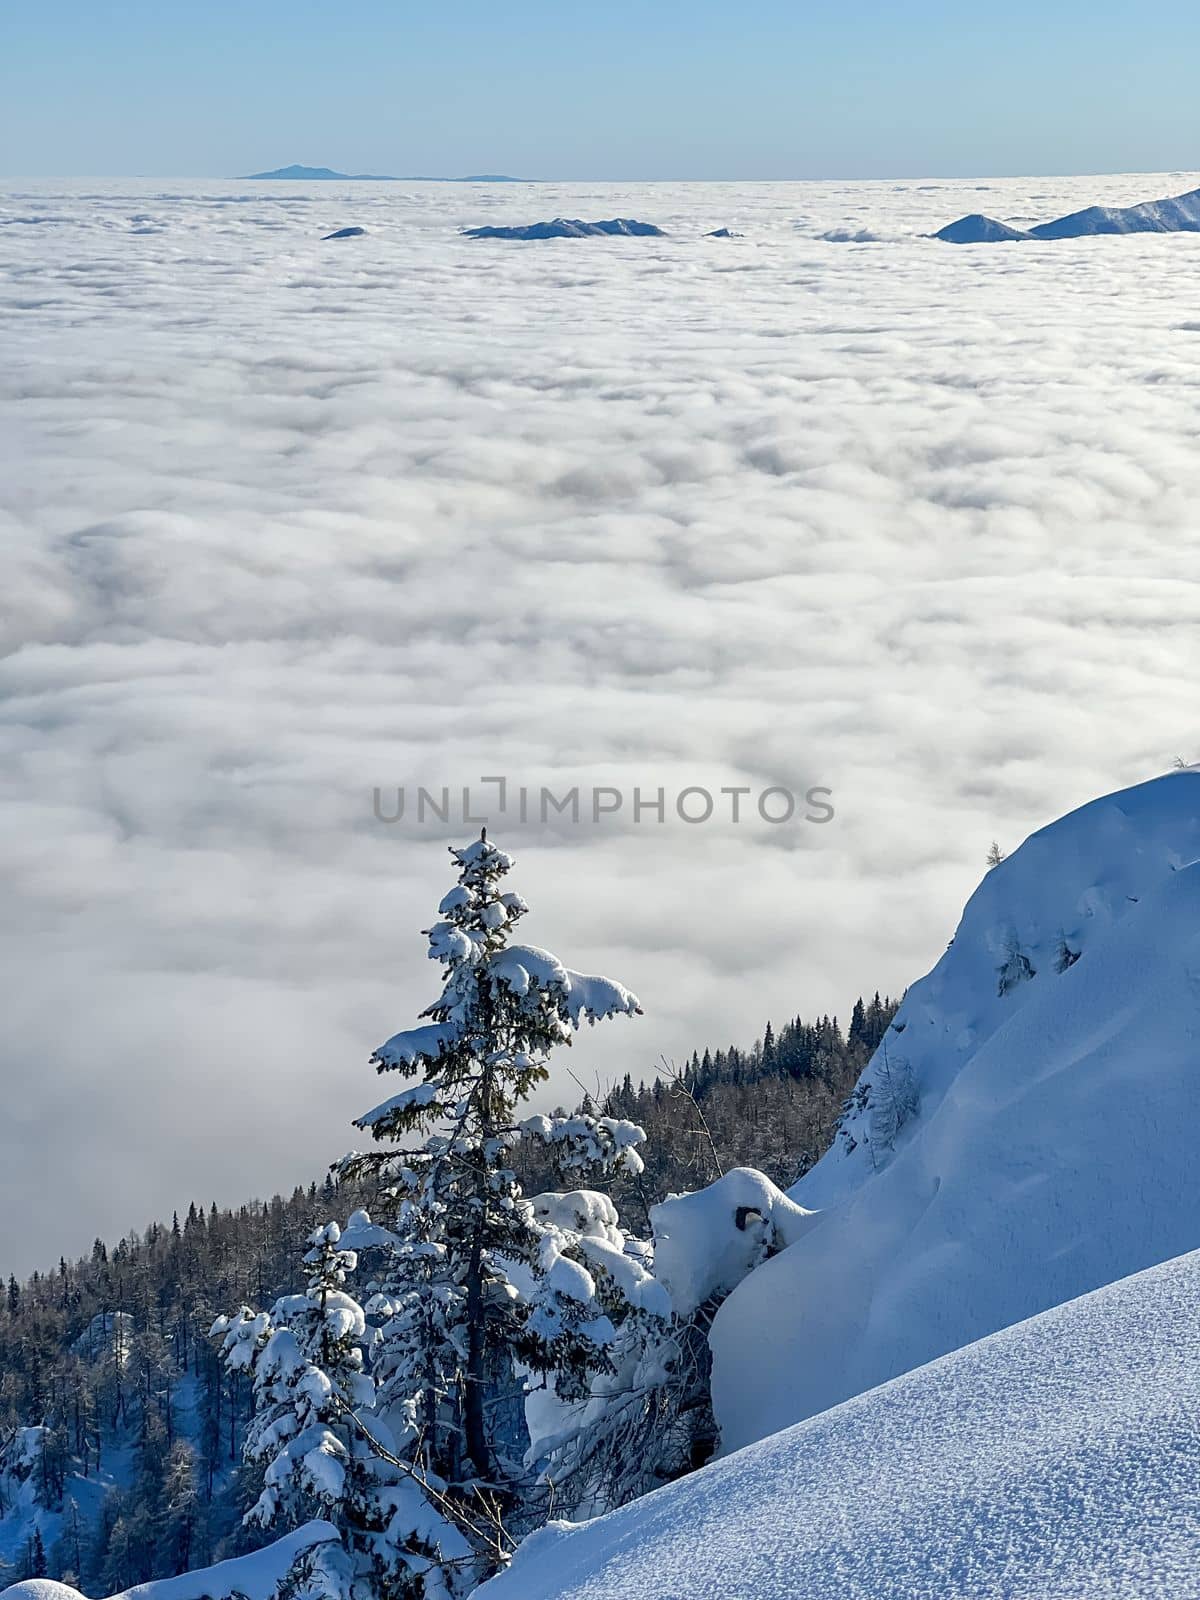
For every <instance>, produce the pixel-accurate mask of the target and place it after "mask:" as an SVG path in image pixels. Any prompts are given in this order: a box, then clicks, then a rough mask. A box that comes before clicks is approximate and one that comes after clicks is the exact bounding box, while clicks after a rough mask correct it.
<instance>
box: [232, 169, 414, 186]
mask: <svg viewBox="0 0 1200 1600" xmlns="http://www.w3.org/2000/svg"><path fill="white" fill-rule="evenodd" d="M259 178H272V179H275V178H280V179H284V180H290V181H294V182H305V183H318V182H320V183H323V182H326V181H328V180H329V179H331V178H332V179H340V180H341V181H342V182H343V183H395V182H397V179H395V178H393V177H390V176H388V175H387V174H386V173H379V172H335V171H334V170H333V168H332V167H301V166H295V165H293V166H290V167H276V168H274V170H273V171H271V172H248V173H247V174H246V178H245V181H246V182H247V183H249V182H250V181H251V180H256V179H259Z"/></svg>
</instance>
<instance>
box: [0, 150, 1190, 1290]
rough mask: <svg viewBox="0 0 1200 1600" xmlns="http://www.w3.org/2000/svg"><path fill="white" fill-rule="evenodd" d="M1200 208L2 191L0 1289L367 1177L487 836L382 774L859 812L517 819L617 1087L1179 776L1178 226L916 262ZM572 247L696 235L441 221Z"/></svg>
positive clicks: (518, 850) (765, 187)
mask: <svg viewBox="0 0 1200 1600" xmlns="http://www.w3.org/2000/svg"><path fill="white" fill-rule="evenodd" d="M1195 182H1196V180H1195V178H1194V176H1192V175H1189V174H1165V175H1162V174H1160V175H1153V176H1150V177H1138V178H1104V179H1095V178H1093V179H1069V180H1046V179H1037V180H1028V181H1015V180H1013V181H1006V182H1003V183H997V182H991V183H979V184H966V183H958V182H941V183H929V184H918V183H909V184H894V183H886V184H885V183H876V184H865V183H860V184H851V185H846V184H745V185H736V184H720V185H702V184H691V185H635V186H617V185H579V186H557V185H543V186H538V187H535V188H534V187H525V186H520V187H515V186H503V187H491V188H489V187H476V186H467V187H464V186H439V185H433V184H396V185H344V184H333V185H330V184H313V185H299V186H297V185H292V184H288V185H278V184H277V185H271V184H263V183H259V184H252V183H237V182H232V181H214V182H208V183H200V182H180V183H164V182H162V181H157V182H137V183H134V182H119V183H118V182H103V183H101V182H96V181H90V182H71V183H66V182H59V183H52V182H38V183H17V182H9V183H8V185H7V187H6V189H5V191H4V192H3V193H0V317H2V319H3V323H4V327H5V358H4V361H3V363H2V364H0V538H2V539H3V548H4V558H3V559H4V591H3V593H4V604H3V643H2V655H0V694H2V695H3V707H2V712H0V738H2V740H3V770H2V777H0V783H2V789H0V800H2V805H3V818H4V828H3V872H4V883H3V904H4V910H5V916H4V919H3V932H2V935H0V938H2V948H0V959H2V961H3V970H4V975H5V1025H4V1063H5V1065H4V1080H3V1109H2V1113H0V1173H2V1174H3V1179H4V1182H3V1194H4V1197H5V1200H6V1202H7V1203H6V1205H5V1206H4V1208H3V1212H2V1213H0V1216H2V1220H0V1269H2V1270H3V1271H5V1272H7V1271H9V1270H17V1271H21V1270H24V1269H27V1268H30V1267H32V1266H34V1265H35V1264H40V1265H46V1264H47V1263H48V1262H51V1261H53V1260H54V1259H56V1258H57V1256H58V1254H59V1252H60V1251H63V1252H66V1253H68V1254H71V1253H73V1252H76V1251H78V1250H80V1249H81V1248H85V1247H86V1246H87V1245H88V1243H89V1242H90V1239H91V1237H92V1236H93V1235H94V1234H103V1235H106V1236H109V1237H111V1236H113V1235H114V1234H118V1233H120V1232H121V1231H123V1230H125V1229H127V1228H129V1227H131V1226H138V1227H141V1226H144V1225H145V1223H146V1222H147V1221H148V1220H149V1219H150V1218H151V1217H152V1216H155V1215H164V1214H169V1213H170V1211H171V1210H172V1208H174V1207H176V1206H178V1207H180V1208H182V1207H185V1206H186V1205H187V1203H188V1201H189V1200H191V1199H196V1200H198V1201H202V1202H207V1201H209V1200H211V1199H213V1198H216V1199H218V1200H219V1201H221V1202H222V1203H227V1202H236V1201H239V1200H241V1199H243V1198H246V1197H248V1196H250V1195H252V1194H260V1195H261V1194H264V1193H268V1192H270V1191H271V1190H273V1189H274V1188H276V1187H278V1186H284V1187H290V1186H291V1185H292V1184H293V1183H295V1182H297V1181H301V1180H307V1179H308V1178H309V1177H310V1176H315V1175H319V1174H320V1172H321V1171H322V1170H323V1168H324V1166H325V1164H326V1163H327V1162H328V1161H329V1160H331V1159H332V1158H334V1157H336V1156H338V1155H339V1154H341V1153H342V1152H343V1151H344V1150H345V1149H346V1148H348V1147H349V1146H350V1145H351V1144H352V1143H354V1142H355V1139H356V1137H357V1138H358V1139H359V1140H361V1136H355V1135H353V1134H352V1131H351V1130H350V1128H349V1121H350V1118H351V1117H352V1116H353V1115H355V1114H357V1113H359V1112H361V1111H362V1110H365V1109H366V1108H367V1107H368V1106H370V1105H372V1104H373V1103H374V1102H375V1100H376V1099H377V1098H378V1094H377V1085H376V1083H375V1081H374V1079H373V1077H372V1075H371V1073H370V1071H369V1069H368V1068H367V1065H366V1061H367V1057H368V1055H369V1053H370V1051H371V1049H372V1047H373V1046H374V1045H375V1044H376V1043H378V1042H379V1041H380V1040H381V1039H382V1038H384V1037H385V1036H386V1035H387V1034H389V1033H391V1032H393V1031H394V1030H395V1029H396V1028H398V1027H401V1026H404V1025H407V1024H408V1023H409V1022H410V1021H411V1019H412V1017H413V1015H414V1013H415V1012H416V1011H417V1010H418V1009H419V1008H420V1007H421V1006H422V1005H424V1004H426V1003H428V1001H429V1000H431V999H432V998H433V996H434V994H435V993H436V980H437V970H436V969H435V968H434V967H433V966H432V965H430V964H428V963H427V962H426V961H425V959H424V941H423V940H422V939H421V937H420V934H419V931H418V930H419V929H420V928H422V927H425V926H427V925H428V923H429V921H430V919H431V916H432V914H433V910H434V907H435V905H436V902H437V900H438V899H439V898H440V896H441V894H442V892H443V891H444V889H445V888H446V887H447V886H448V883H449V881H450V878H449V872H448V858H447V856H446V854H445V844H446V842H447V839H448V838H454V839H455V840H460V839H461V838H462V837H463V836H464V829H463V828H462V827H455V828H446V827H439V826H436V825H431V824H430V823H429V821H428V820H427V821H426V823H425V824H424V825H421V824H419V823H418V821H417V820H416V818H415V817H414V816H413V815H411V808H410V813H409V814H408V815H406V819H405V821H404V822H402V823H399V824H395V825H391V826H389V825H385V824H382V823H380V822H379V821H377V820H376V818H375V816H374V815H373V811H372V789H373V788H374V787H375V786H380V787H382V788H383V789H384V791H385V794H386V792H387V791H389V790H394V789H395V787H396V786H397V785H401V784H403V785H408V786H410V793H414V792H415V787H414V786H416V785H418V784H425V785H427V786H430V787H432V788H434V789H437V788H439V787H440V786H441V785H443V784H451V785H459V784H462V783H473V782H474V781H475V780H477V779H478V777H479V776H481V775H484V774H493V775H495V774H503V775H507V776H508V777H509V778H510V781H511V782H512V783H513V784H514V785H516V784H528V785H533V786H536V785H540V784H543V783H544V784H547V785H548V786H550V787H552V788H553V789H554V790H555V792H556V793H560V792H561V791H562V790H564V789H569V788H570V787H571V786H572V785H574V784H579V785H581V786H584V787H585V789H587V790H590V788H591V787H592V786H595V785H605V786H612V787H615V788H618V789H620V790H621V791H622V792H623V793H625V794H627V795H631V794H632V790H633V788H634V787H635V786H640V787H641V788H642V789H643V791H644V792H645V791H653V790H654V789H656V788H657V787H658V786H660V785H661V786H664V787H666V789H667V790H668V793H669V794H670V793H674V792H676V791H678V790H679V789H680V788H682V787H684V786H687V785H691V784H695V785H701V786H704V787H707V788H709V789H712V790H716V789H718V788H719V787H721V786H722V785H731V786H733V785H744V786H748V787H750V788H752V789H753V790H754V791H756V792H757V791H760V790H762V789H763V788H765V787H767V786H777V785H778V786H786V787H790V788H792V789H794V790H795V791H797V792H802V791H803V790H804V789H806V788H808V787H810V786H812V785H822V786H826V787H828V788H829V789H831V790H832V791H833V805H834V807H835V810H836V816H835V818H834V820H833V821H831V822H828V823H826V824H823V825H816V824H808V823H803V822H800V821H797V822H796V823H795V824H793V825H789V826H780V825H770V824H765V823H763V822H761V821H756V820H754V819H751V820H750V821H749V822H744V823H742V824H739V825H737V826H733V825H732V824H730V823H729V822H728V820H726V821H724V822H722V821H719V820H717V819H716V818H714V820H713V821H711V822H709V823H706V824H703V825H694V826H689V825H687V824H684V823H682V822H680V821H678V820H677V819H675V820H668V821H667V822H666V823H664V824H661V825H658V824H656V823H655V822H654V821H653V820H652V819H650V818H647V817H645V816H644V817H643V819H642V821H641V823H640V824H638V825H634V822H633V819H632V816H631V815H630V808H629V807H628V806H626V808H625V809H624V810H623V811H622V812H621V813H620V814H618V815H616V816H614V817H611V818H607V819H605V820H604V821H603V822H602V823H600V824H595V825H583V824H581V825H580V826H578V827H575V826H572V825H570V823H569V821H567V820H566V819H554V818H552V819H551V821H550V822H549V823H548V825H547V826H545V827H540V826H535V825H532V824H530V825H526V826H525V827H521V826H519V825H517V824H515V823H513V822H512V819H511V818H510V819H501V818H498V817H497V818H494V819H493V827H492V831H493V834H494V835H495V836H496V837H497V838H498V839H499V840H500V842H501V843H503V844H505V845H507V846H509V847H510V848H511V849H512V851H513V853H514V854H515V855H516V856H517V857H518V858H519V859H518V871H517V874H516V875H515V878H514V880H513V881H514V886H515V887H517V888H518V889H519V890H520V891H521V892H522V893H523V894H524V895H525V897H526V898H527V899H528V900H529V901H530V903H531V905H532V907H533V911H532V914H531V915H530V917H529V918H528V919H527V921H526V922H525V923H524V924H523V931H524V935H525V937H527V938H528V939H529V940H531V941H532V942H534V943H538V944H544V945H546V946H548V947H549V948H551V949H554V950H556V951H558V952H559V953H560V954H561V955H562V956H564V958H566V959H567V960H568V961H569V962H570V963H571V964H572V965H575V966H578V967H582V968H583V969H585V970H593V971H597V970H598V971H604V972H608V973H610V974H611V975H612V976H615V977H618V978H620V979H622V980H623V981H624V982H626V983H627V984H629V985H630V986H631V987H633V988H634V989H636V990H637V991H638V993H639V994H640V995H641V997H642V1000H643V1003H644V1006H645V1011H646V1015H645V1017H644V1018H642V1019H637V1020H635V1021H634V1022H626V1021H625V1020H623V1019H622V1020H619V1021H617V1022H614V1023H610V1024H607V1025H606V1026H605V1027H604V1028H601V1029H597V1030H595V1032H589V1033H586V1034H585V1035H584V1036H583V1037H582V1038H581V1039H580V1041H579V1044H578V1047H577V1048H576V1050H575V1052H574V1060H573V1066H574V1069H575V1071H576V1073H578V1074H579V1076H580V1077H581V1078H583V1079H584V1081H586V1082H589V1083H590V1082H593V1081H594V1080H595V1079H596V1077H597V1075H599V1076H600V1077H601V1078H607V1077H610V1076H611V1075H612V1074H614V1073H623V1072H624V1071H626V1070H628V1071H631V1072H632V1073H633V1075H634V1077H635V1078H636V1077H638V1076H639V1075H649V1074H650V1073H651V1072H652V1070H653V1068H654V1064H655V1061H656V1058H657V1057H658V1056H659V1055H660V1053H662V1054H666V1055H667V1056H670V1057H675V1058H677V1059H678V1058H682V1057H684V1056H685V1055H687V1054H689V1053H690V1051H691V1049H692V1048H693V1046H700V1047H701V1048H703V1046H704V1045H705V1044H712V1045H716V1044H719V1043H722V1042H730V1041H737V1042H748V1041H749V1040H751V1039H752V1038H753V1037H754V1036H755V1035H756V1034H757V1033H758V1032H759V1031H760V1030H761V1027H762V1024H763V1022H764V1020H765V1019H766V1017H767V1016H771V1017H773V1018H774V1019H776V1021H779V1020H780V1019H781V1018H783V1017H785V1016H786V1015H788V1014H789V1013H796V1012H802V1013H804V1014H806V1015H811V1014H812V1013H814V1012H817V1011H823V1010H829V1011H837V1012H839V1013H840V1014H841V1015H842V1016H843V1017H844V1016H845V1015H846V1013H847V1012H848V1008H849V1005H850V1003H851V1002H852V1000H853V998H854V996H855V995H856V994H857V993H858V992H859V991H860V990H863V989H866V990H871V989H874V988H875V987H879V988H882V989H890V990H892V991H893V992H896V991H898V990H899V989H901V988H902V987H903V985H904V984H905V983H906V982H907V981H908V980H910V979H911V978H913V977H915V976H917V975H919V974H920V973H921V972H922V971H924V970H925V969H926V968H927V967H928V966H929V965H930V964H931V962H932V961H933V960H934V959H935V958H936V956H937V954H938V953H939V951H940V950H941V948H942V947H943V945H944V943H945V941H946V939H947V938H948V937H949V935H950V933H951V932H952V930H953V926H954V923H955V920H956V917H957V913H958V911H959V908H960V906H961V904H962V902H963V900H964V899H965V897H966V895H967V894H968V893H969V891H970V890H971V888H972V887H973V886H974V884H975V882H976V881H977V879H978V877H979V875H980V873H981V871H982V870H983V862H984V855H985V852H986V850H987V847H988V845H989V843H990V841H991V840H992V838H993V837H996V838H998V839H999V841H1000V843H1001V844H1002V845H1004V846H1008V847H1011V846H1012V845H1014V844H1015V843H1017V842H1018V841H1019V840H1020V839H1021V838H1022V837H1023V836H1024V834H1025V833H1027V832H1028V831H1029V830H1030V829H1031V828H1032V827H1035V826H1037V825H1039V824H1041V823H1043V822H1045V821H1048V820H1049V819H1050V818H1052V817H1054V816H1055V815H1057V814H1059V813H1060V812H1062V811H1063V810H1065V809H1067V808H1069V807H1070V806H1072V805H1074V804H1076V803H1080V802H1082V801H1085V800H1087V799H1089V798H1090V797H1092V796H1093V795H1095V794H1097V793H1101V792H1104V791H1106V790H1109V789H1112V788H1115V787H1118V786H1120V785H1122V784H1124V783H1127V782H1130V781H1134V780H1137V779H1139V778H1142V777H1146V776H1149V775H1151V774H1153V773H1155V772H1157V771H1160V770H1162V769H1163V768H1164V767H1166V766H1168V765H1169V764H1170V762H1171V760H1172V758H1173V757H1175V756H1176V755H1182V756H1185V757H1187V758H1189V759H1195V758H1196V756H1197V754H1200V730H1198V728H1197V718H1196V712H1195V692H1196V691H1195V680H1196V671H1197V668H1198V667H1200V646H1198V645H1197V624H1198V623H1200V589H1198V587H1197V583H1198V578H1200V555H1198V553H1197V552H1198V550H1200V545H1198V543H1197V540H1196V533H1197V522H1198V520H1200V519H1198V514H1197V509H1196V508H1197V504H1198V503H1200V449H1198V444H1200V311H1198V310H1197V306H1198V305H1200V238H1197V237H1195V236H1193V237H1188V236H1182V235H1181V236H1168V237H1140V238H1099V239H1088V240H1081V241H1073V242H1060V243H1052V244H1045V245H1042V244H1022V245H1019V246H985V247H979V248H969V249H962V248H953V247H950V246H945V245H942V244H939V243H936V242H933V241H931V240H929V239H928V238H925V237H922V235H924V234H927V233H929V232H931V231H932V230H933V229H935V228H937V227H940V226H941V225H942V224H943V223H945V222H947V221H949V220H951V219H952V218H954V217H956V216H958V215H960V214H962V213H963V212H966V211H975V210H981V211H986V212H988V213H989V214H991V215H994V216H999V217H1004V218H1007V219H1009V220H1012V221H1015V222H1018V223H1019V222H1020V221H1021V220H1022V219H1027V220H1032V219H1034V218H1042V217H1046V216H1053V215H1058V214H1060V213H1062V212H1064V211H1067V210H1070V209H1073V208H1076V207H1078V206H1082V205H1085V204H1088V203H1091V202H1093V201H1096V202H1103V203H1108V204H1127V203H1131V202H1133V201H1136V200H1140V199H1147V198H1151V197H1154V196H1158V195H1164V194H1169V193H1175V192H1178V191H1180V190H1182V189H1186V188H1189V187H1193V186H1194V184H1195ZM556 214H564V215H568V216H580V217H584V218H587V219H595V218H602V217H610V216H614V215H622V216H632V217H637V218H640V219H642V220H644V221H649V222H654V223H657V224H659V225H660V226H662V227H664V228H666V229H668V230H669V236H668V237H667V238H664V239H618V240H610V239H586V240H565V241H555V242H549V243H537V244H508V243H503V242H495V243H493V242H486V243H481V242H474V241H469V240H465V239H463V238H462V237H460V235H459V232H458V230H459V229H460V228H461V227H464V226H470V225H474V224H478V223H488V222H529V221H536V220H538V219H540V218H543V217H550V216H554V215H556ZM353 225H360V226H363V227H365V228H366V229H367V230H368V231H367V233H366V235H365V236H364V237H361V238H356V239H349V240H341V241H330V242H322V240H321V238H320V235H322V234H324V233H327V232H329V231H330V230H331V229H334V228H337V227H344V226H353ZM720 227H729V228H733V229H736V230H737V231H738V233H740V234H741V235H742V237H740V238H736V239H706V238H704V237H702V236H703V234H704V233H705V232H706V231H707V230H709V229H713V228H720ZM505 820H507V821H508V822H509V826H507V827H506V826H505ZM465 831H466V832H473V831H474V829H473V828H472V829H469V830H465ZM576 1093H577V1090H576V1089H575V1086H574V1085H573V1084H572V1083H571V1082H570V1080H569V1079H568V1078H567V1076H566V1075H565V1073H563V1072H560V1073H559V1076H558V1078H557V1079H556V1083H555V1085H554V1092H553V1096H552V1098H558V1097H561V1098H563V1099H567V1098H573V1097H574V1096H575V1095H576Z"/></svg>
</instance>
